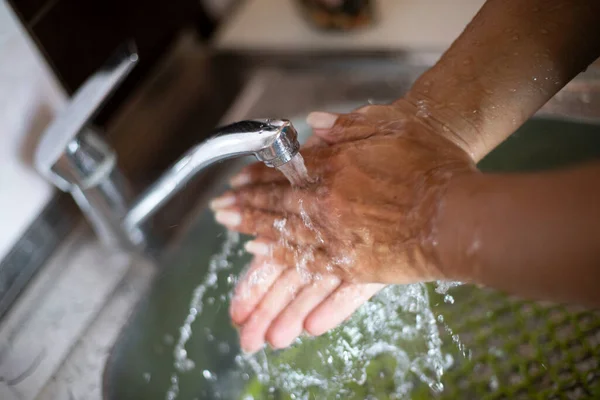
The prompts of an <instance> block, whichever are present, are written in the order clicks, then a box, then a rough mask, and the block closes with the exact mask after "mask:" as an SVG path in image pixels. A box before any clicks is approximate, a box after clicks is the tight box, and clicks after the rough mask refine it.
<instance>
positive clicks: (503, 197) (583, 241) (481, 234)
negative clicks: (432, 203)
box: [438, 163, 600, 306]
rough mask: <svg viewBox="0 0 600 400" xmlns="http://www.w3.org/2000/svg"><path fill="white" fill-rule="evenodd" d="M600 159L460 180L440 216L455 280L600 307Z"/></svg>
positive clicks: (445, 255)
mask: <svg viewBox="0 0 600 400" xmlns="http://www.w3.org/2000/svg"><path fill="white" fill-rule="evenodd" d="M598 182H600V164H598V163H596V164H594V165H586V166H583V167H578V168H576V169H570V170H563V171H553V172H545V173H535V174H524V175H485V174H476V175H473V176H465V177H464V178H458V179H457V180H456V182H454V183H453V184H452V185H451V186H450V188H449V190H448V193H447V196H446V201H445V202H444V203H443V205H442V208H441V210H440V214H439V221H438V224H439V225H438V226H439V227H440V229H439V232H440V237H439V256H440V262H441V263H442V267H443V270H444V272H445V273H446V274H447V276H448V277H449V279H453V280H459V281H464V282H471V283H477V284H482V285H486V286H490V287H494V288H498V289H502V290H505V291H507V292H510V293H514V294H519V295H522V296H525V297H532V298H537V299H546V300H555V301H573V302H579V303H583V304H589V305H594V306H600V290H599V289H598V283H599V282H600V185H598Z"/></svg>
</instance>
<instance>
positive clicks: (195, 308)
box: [166, 231, 240, 400]
mask: <svg viewBox="0 0 600 400" xmlns="http://www.w3.org/2000/svg"><path fill="white" fill-rule="evenodd" d="M239 241H240V236H239V234H238V233H237V232H229V231H228V232H227V236H226V239H225V242H224V243H223V247H222V249H221V251H220V252H219V253H217V254H215V255H214V256H213V257H212V259H211V261H210V263H209V265H208V272H207V274H206V277H205V278H204V280H203V281H202V283H200V284H199V285H198V286H196V288H195V289H194V291H193V293H192V299H191V300H190V306H189V312H188V314H187V316H186V317H185V320H184V322H183V325H182V326H181V327H180V328H179V337H178V339H177V343H176V344H175V348H174V350H173V357H174V359H175V362H174V366H175V369H176V370H177V371H178V372H180V373H181V372H186V371H190V370H192V369H194V368H195V364H194V361H192V360H191V359H189V358H188V355H187V351H186V349H185V345H186V343H187V342H188V340H189V339H190V338H191V336H192V323H194V321H195V320H196V319H197V318H198V316H199V315H201V314H202V310H203V307H204V301H203V300H204V294H205V293H206V291H207V290H208V289H209V288H213V287H216V285H217V282H218V273H219V272H220V271H223V270H226V269H228V268H229V267H230V265H229V263H228V262H227V257H228V256H229V255H230V254H231V252H232V250H233V248H234V247H235V245H236V244H237V243H238V242H239ZM208 303H209V304H210V302H208ZM178 394H179V377H178V375H177V373H173V375H172V376H171V386H170V388H169V389H168V390H167V394H166V399H167V400H175V399H176V398H177V396H178Z"/></svg>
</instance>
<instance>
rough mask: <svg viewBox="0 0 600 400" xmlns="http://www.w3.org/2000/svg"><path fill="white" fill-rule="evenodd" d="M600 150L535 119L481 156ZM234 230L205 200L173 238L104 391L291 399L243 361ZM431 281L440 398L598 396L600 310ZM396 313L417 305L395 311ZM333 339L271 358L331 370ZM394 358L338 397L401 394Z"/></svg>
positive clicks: (530, 166)
mask: <svg viewBox="0 0 600 400" xmlns="http://www.w3.org/2000/svg"><path fill="white" fill-rule="evenodd" d="M295 125H296V126H297V127H298V129H299V130H300V131H302V132H303V137H305V136H306V133H307V128H306V126H305V125H304V124H303V123H302V122H301V121H299V122H297V123H295ZM599 157H600V126H594V125H587V124H581V123H573V122H567V121H559V120H549V119H532V120H530V121H529V122H527V123H526V124H525V125H524V126H523V127H522V128H521V129H519V131H518V132H517V133H516V134H515V135H513V136H512V137H511V138H510V139H509V140H507V141H506V142H505V143H503V144H502V145H501V146H499V147H498V148H497V149H496V150H495V151H494V152H493V153H491V154H490V155H489V156H488V157H486V158H485V159H484V160H483V161H481V163H480V168H481V169H482V170H485V171H526V170H537V169H547V168H555V167H561V166H564V165H568V164H572V163H574V162H579V161H583V160H589V159H594V158H599ZM224 187H225V186H223V188H222V189H224ZM226 238H227V234H226V232H225V231H224V230H223V229H222V228H221V227H220V226H218V225H216V224H215V223H214V222H213V217H212V214H211V213H210V212H209V211H208V210H205V211H203V212H202V213H201V214H200V215H199V216H198V218H197V220H196V221H195V222H194V223H193V225H192V227H191V228H190V229H189V230H188V231H187V233H186V235H185V237H183V238H182V239H181V240H180V242H179V243H178V245H177V246H176V248H174V249H173V250H172V251H170V252H169V254H166V255H165V256H164V257H163V258H162V260H161V264H162V269H161V271H160V272H159V274H158V276H157V277H156V279H155V281H154V283H153V285H152V287H151V288H150V290H149V292H148V293H147V295H146V296H145V297H144V299H143V300H142V301H141V302H140V303H139V305H138V306H137V309H136V311H135V312H134V314H133V315H132V317H131V320H130V321H129V323H128V324H127V325H126V326H125V327H124V329H123V331H122V333H121V335H120V337H119V339H118V341H117V342H116V344H115V346H114V348H113V350H112V353H111V356H110V358H109V361H108V363H107V366H106V370H105V376H104V397H105V398H106V399H110V400H112V399H118V400H126V399H144V400H152V399H185V400H189V399H242V398H247V399H250V398H254V399H259V398H273V399H277V398H293V397H288V396H287V395H286V394H285V393H284V392H282V391H280V390H279V389H278V388H273V389H271V390H270V391H269V390H268V387H269V385H263V384H260V383H259V381H258V380H257V379H256V378H255V376H254V374H253V369H252V368H248V367H247V366H246V367H244V366H239V365H238V363H236V356H238V355H239V354H240V349H239V346H238V342H237V332H236V330H235V328H234V327H233V326H232V325H231V323H230V320H229V316H228V312H227V310H228V307H229V304H228V303H229V292H230V290H231V288H232V286H233V281H234V278H235V276H236V274H238V273H239V272H240V271H241V270H242V268H243V267H244V265H245V263H247V261H248V260H249V258H248V256H247V255H245V254H244V253H243V252H242V251H241V250H239V249H241V248H242V246H241V244H239V243H238V244H236V245H234V246H233V250H232V251H231V254H230V255H229V257H228V260H229V265H230V267H228V268H223V266H224V265H225V263H223V260H224V258H219V257H217V258H214V257H213V255H214V254H217V253H219V252H220V251H221V248H222V246H223V244H224V242H225V241H226ZM243 239H244V238H242V240H241V242H243ZM211 263H213V267H212V270H218V271H217V274H216V277H217V279H218V282H219V284H218V285H217V288H208V289H207V290H206V292H205V293H204V294H203V296H202V297H201V299H202V300H201V301H200V302H199V303H198V306H199V307H198V309H199V308H200V307H202V310H201V311H198V314H197V316H196V318H195V320H193V322H191V323H190V327H191V331H192V334H191V336H190V338H189V340H188V341H187V342H186V344H185V350H186V351H187V360H191V361H192V362H193V364H194V367H193V368H188V369H187V370H178V369H177V368H176V366H175V365H174V364H175V356H174V350H175V347H176V344H177V342H178V340H179V338H180V327H181V326H182V325H183V323H184V321H185V320H186V318H189V315H190V304H191V303H190V302H191V301H192V297H193V296H194V294H196V295H198V294H199V292H198V291H197V290H196V292H195V293H194V291H195V289H196V288H197V287H198V285H199V284H200V283H202V282H203V281H204V280H205V278H206V276H207V272H208V271H209V270H211V267H209V265H210V264H211ZM424 288H425V290H426V291H428V293H429V304H430V306H431V310H432V311H433V315H434V316H435V318H436V321H438V323H437V329H438V331H439V333H440V337H441V339H442V341H443V345H442V350H443V352H444V353H445V354H448V356H447V360H450V361H451V362H450V363H449V366H447V370H446V371H445V374H444V375H443V377H442V379H441V382H442V383H443V385H444V390H443V391H442V392H441V393H437V394H436V395H435V396H436V398H448V399H455V398H490V399H491V398H533V397H535V396H539V398H553V396H559V397H560V398H562V397H561V396H566V395H568V394H569V393H574V394H575V395H577V396H579V397H574V398H599V397H600V372H599V371H600V366H599V364H598V363H599V361H598V360H599V359H600V315H599V314H598V313H597V312H592V311H588V310H584V309H579V308H574V307H565V306H560V305H552V304H542V303H536V302H530V301H522V300H519V299H515V298H512V297H509V296H505V295H504V294H502V293H499V292H496V291H493V290H488V289H482V288H476V287H473V286H469V285H463V286H458V287H453V288H451V289H450V290H449V292H448V293H449V294H450V295H451V296H452V298H449V297H445V294H443V293H436V292H435V290H434V289H435V284H430V285H427V286H426V287H425V286H424ZM401 289H402V288H399V290H401ZM444 300H446V301H444ZM452 300H453V304H450V303H451V302H452ZM398 313H399V314H401V313H405V314H408V313H409V312H408V311H407V310H401V309H398ZM440 316H442V317H443V322H442V317H440ZM453 335H458V341H453V339H452V336H453ZM336 338H338V339H339V337H338V336H335V334H332V335H331V336H328V337H327V336H326V337H323V338H319V339H318V340H316V341H310V340H308V341H306V342H304V343H303V344H297V345H296V347H295V348H292V349H291V350H286V351H284V352H280V353H277V354H270V355H269V357H272V360H273V362H274V364H273V365H275V364H276V363H277V362H279V361H280V360H281V359H287V360H288V361H289V362H291V363H292V364H293V365H294V366H296V367H297V368H300V369H301V368H311V367H310V366H311V365H314V366H315V368H316V369H320V370H321V372H322V373H323V374H325V376H327V368H328V366H327V364H326V363H324V362H322V361H321V359H320V358H319V357H318V356H319V355H321V354H322V351H323V349H324V348H325V347H327V344H328V342H327V341H328V340H330V341H333V340H338V339H336ZM458 342H460V345H458V344H457V343H458ZM422 344H423V343H420V342H419V338H417V339H416V341H413V342H411V343H408V342H407V344H406V346H407V347H411V349H412V351H413V352H419V351H422V352H424V351H426V350H427V349H426V348H423V349H421V347H422ZM398 345H399V346H402V344H398ZM420 346H421V347H420ZM266 355H267V353H264V354H262V355H261V356H262V357H265V356H266ZM450 364H451V365H450ZM180 366H184V367H190V365H185V363H183V364H180ZM394 367H395V364H394V361H393V360H392V361H390V360H389V359H386V358H385V355H383V356H381V357H380V358H378V359H377V360H376V361H375V362H372V363H371V365H369V367H368V368H367V379H366V381H365V383H363V384H362V385H360V384H352V385H347V387H348V388H350V389H351V390H352V393H350V392H348V393H346V394H345V395H339V394H340V393H342V392H338V395H339V396H338V397H340V398H355V399H366V398H378V399H384V398H394V397H393V396H392V395H391V393H392V392H393V390H394V381H393V379H392V378H391V377H392V376H393V372H394ZM331 368H332V371H333V367H331ZM184 369H185V368H184ZM290 379H291V378H290ZM403 379H404V380H405V381H406V383H407V384H410V387H411V389H410V391H409V393H410V395H411V396H412V398H431V397H433V394H432V393H433V391H432V389H431V388H430V387H429V386H428V385H427V384H426V383H425V382H424V380H423V379H419V377H418V376H417V374H414V373H411V372H410V371H409V373H407V374H406V376H405V377H404V378H403ZM350 389H349V390H350ZM313 395H314V396H313V397H311V398H316V399H322V398H335V397H336V396H334V395H333V394H332V393H330V392H328V393H325V392H318V391H317V392H314V393H313ZM559 397H557V398H559ZM296 398H298V397H296ZM535 398H537V397H535ZM569 398H571V397H569Z"/></svg>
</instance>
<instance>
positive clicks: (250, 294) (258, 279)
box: [229, 257, 285, 325]
mask: <svg viewBox="0 0 600 400" xmlns="http://www.w3.org/2000/svg"><path fill="white" fill-rule="evenodd" d="M284 269H285V268H284V267H283V266H281V265H280V264H276V263H273V262H272V261H270V260H268V259H266V258H264V257H255V258H254V260H252V263H251V265H250V269H248V272H246V274H245V275H244V276H243V277H242V279H241V281H240V282H239V283H238V284H237V286H236V288H235V291H234V295H233V298H232V299H231V306H230V307H229V314H230V315H231V319H232V321H233V323H234V324H236V325H242V324H244V323H245V322H246V320H247V319H248V317H249V316H250V313H252V311H253V310H254V308H255V307H256V305H257V304H258V303H259V302H260V301H261V300H262V299H263V297H264V295H265V293H267V291H268V290H269V289H270V288H271V286H272V285H273V283H274V282H275V281H276V280H277V278H279V276H280V275H281V273H282V272H283V270H284Z"/></svg>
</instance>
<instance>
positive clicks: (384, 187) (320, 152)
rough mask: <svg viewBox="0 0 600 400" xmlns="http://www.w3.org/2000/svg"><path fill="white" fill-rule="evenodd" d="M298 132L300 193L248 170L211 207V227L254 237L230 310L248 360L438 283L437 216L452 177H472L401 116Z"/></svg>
mask: <svg viewBox="0 0 600 400" xmlns="http://www.w3.org/2000/svg"><path fill="white" fill-rule="evenodd" d="M309 123H310V124H311V125H312V127H313V129H314V132H315V139H312V140H311V141H312V143H311V145H310V146H308V148H305V149H303V150H302V155H303V156H304V158H305V160H306V164H307V168H308V171H309V173H310V174H311V178H312V179H313V181H314V182H313V183H312V184H308V185H306V186H305V187H303V188H291V187H290V185H289V183H287V181H286V180H285V178H284V177H283V175H282V174H281V173H279V172H278V171H276V170H273V169H269V168H266V167H264V166H263V165H260V164H255V165H252V166H250V167H249V168H246V169H245V170H244V171H242V172H241V173H240V174H239V175H237V176H236V177H235V178H234V180H233V181H232V184H233V186H234V190H233V191H231V192H229V193H226V194H225V195H224V196H222V197H220V198H219V199H216V200H215V201H214V202H213V204H212V206H213V208H214V209H216V210H218V211H217V214H216V218H217V220H218V221H219V222H221V223H223V224H224V225H225V226H227V227H228V228H229V229H232V230H236V231H240V232H243V233H248V234H252V235H256V236H257V237H258V238H257V239H256V240H254V241H252V242H249V243H248V245H247V250H248V251H250V252H251V253H253V254H255V255H256V256H257V258H256V259H255V262H254V264H253V266H252V268H251V270H250V271H249V272H248V273H247V274H246V276H245V277H244V278H243V279H242V281H241V283H240V284H239V285H238V288H237V289H236V295H235V297H234V300H233V303H232V307H231V314H232V318H233V320H234V322H235V323H237V324H238V325H240V326H242V330H241V342H242V347H243V348H244V349H246V350H248V351H256V350H258V349H259V348H260V347H261V346H262V344H263V342H264V340H265V338H266V339H267V340H268V341H269V342H270V343H271V344H272V345H273V346H274V347H285V346H287V345H289V344H290V343H291V342H292V341H293V339H295V337H297V336H298V335H299V334H300V333H301V332H302V330H303V329H305V330H306V331H308V332H309V333H311V334H320V333H323V332H325V331H326V330H328V329H330V328H332V327H334V326H336V325H337V324H339V323H340V322H342V321H343V320H344V319H346V318H347V317H348V316H349V315H350V314H351V313H352V312H353V311H354V310H355V309H356V308H357V307H358V306H360V304H362V303H363V302H364V301H366V300H368V299H369V298H370V297H371V296H372V295H373V294H375V293H376V292H377V291H378V290H379V289H381V288H382V287H383V286H384V285H385V284H389V283H412V282H416V281H426V280H433V279H442V278H444V272H443V271H442V269H441V267H440V265H438V263H437V260H436V253H435V247H436V246H435V240H436V239H435V236H436V235H435V228H436V227H435V216H436V213H437V208H438V206H439V204H440V201H441V199H442V197H443V194H444V190H445V187H446V185H447V184H448V182H449V181H450V180H451V179H452V177H453V176H455V175H457V174H462V173H473V172H474V171H475V168H474V165H473V162H472V161H471V159H470V157H469V156H468V155H467V153H465V152H464V151H463V150H462V149H460V148H459V147H457V146H455V145H454V144H453V143H452V142H451V141H449V140H448V139H446V137H444V135H442V134H440V133H438V132H437V131H436V129H435V128H432V127H431V125H429V124H427V123H425V122H424V121H423V120H422V119H420V118H417V117H415V113H414V110H411V109H410V106H407V105H402V104H397V105H389V106H367V107H363V108H361V109H359V110H357V111H355V112H353V113H349V114H344V115H333V114H324V113H315V114H312V115H311V116H310V117H309ZM307 222H308V223H307Z"/></svg>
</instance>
